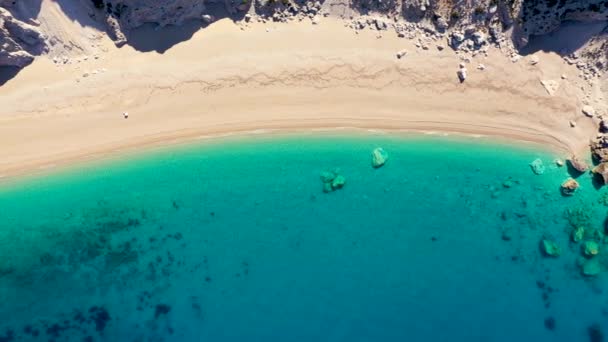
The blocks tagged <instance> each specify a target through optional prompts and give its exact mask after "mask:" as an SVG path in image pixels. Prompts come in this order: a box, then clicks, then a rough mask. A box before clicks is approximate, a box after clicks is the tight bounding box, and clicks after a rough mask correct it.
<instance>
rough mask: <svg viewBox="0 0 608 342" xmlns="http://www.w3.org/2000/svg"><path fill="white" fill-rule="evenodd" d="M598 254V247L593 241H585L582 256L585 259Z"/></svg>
mask: <svg viewBox="0 0 608 342" xmlns="http://www.w3.org/2000/svg"><path fill="white" fill-rule="evenodd" d="M599 253H600V245H599V244H598V243H597V242H595V241H593V240H589V241H585V243H584V244H583V254H585V256H587V257H594V256H596V255H598V254H599Z"/></svg>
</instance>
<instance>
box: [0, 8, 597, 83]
mask: <svg viewBox="0 0 608 342" xmlns="http://www.w3.org/2000/svg"><path fill="white" fill-rule="evenodd" d="M81 1H82V2H81V5H82V6H86V7H87V11H89V13H90V16H91V17H95V18H97V20H99V21H101V22H103V23H104V24H105V25H106V27H107V31H108V33H109V34H110V36H111V37H112V39H113V40H114V41H115V42H116V44H117V45H119V46H120V45H122V44H125V43H128V40H129V32H130V31H131V30H132V29H134V28H136V27H139V26H141V25H143V24H145V23H153V24H157V25H159V27H160V28H162V27H163V26H166V25H180V24H181V23H182V22H184V21H185V20H189V19H200V20H201V21H203V22H206V23H210V22H212V21H214V20H216V19H219V18H222V17H230V18H232V19H234V20H236V21H239V20H242V21H244V22H247V21H250V20H261V21H268V20H272V21H290V20H304V19H310V20H312V22H313V24H314V23H315V17H316V16H319V15H333V16H338V17H342V18H343V19H345V20H349V21H351V27H353V28H354V29H355V30H358V29H377V30H379V31H383V30H395V31H396V32H397V34H399V36H402V37H407V38H414V37H415V36H416V33H419V32H424V33H425V34H427V35H431V36H432V37H434V38H436V39H440V38H441V39H443V38H447V39H448V42H449V45H450V46H451V47H452V48H453V49H455V50H462V51H476V50H479V49H483V47H484V46H486V45H487V44H496V45H498V46H500V47H501V48H504V49H507V50H509V49H522V48H524V47H525V46H526V45H527V44H528V42H529V39H530V37H531V36H533V35H542V34H546V33H549V32H552V31H554V30H556V29H557V28H559V27H560V25H561V24H562V23H563V22H565V21H606V20H608V0H467V1H465V0H326V1H306V0H81ZM11 4H13V2H12V1H7V0H0V7H3V8H0V9H1V12H0V42H2V45H1V46H2V50H0V65H17V66H23V65H26V64H27V63H28V62H29V61H31V59H32V50H33V49H34V47H38V48H39V46H40V44H42V41H43V37H44V35H43V34H41V33H40V32H39V31H38V30H37V28H36V27H34V26H32V25H30V24H27V23H24V22H21V21H19V20H16V19H15V18H14V17H13V16H11V12H10V6H11ZM7 9H8V10H7ZM607 37H608V33H606V32H604V33H603V34H600V35H598V36H596V37H594V38H593V39H591V41H592V44H589V46H588V47H587V46H584V47H582V48H581V50H580V53H579V55H580V57H581V58H583V59H585V58H586V59H585V61H586V62H589V63H592V64H593V66H592V69H593V71H597V72H599V71H605V70H607V69H608V63H607V62H606V61H607V59H608V56H607V54H608V52H607V51H608V49H606V46H607V45H608V38H607ZM422 44H424V42H422ZM513 51H515V50H513ZM577 57H579V56H577ZM577 62H580V60H578V61H577Z"/></svg>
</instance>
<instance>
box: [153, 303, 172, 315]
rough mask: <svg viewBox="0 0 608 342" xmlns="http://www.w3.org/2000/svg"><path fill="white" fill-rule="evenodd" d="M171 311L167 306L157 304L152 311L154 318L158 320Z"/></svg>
mask: <svg viewBox="0 0 608 342" xmlns="http://www.w3.org/2000/svg"><path fill="white" fill-rule="evenodd" d="M169 311H171V307H170V306H169V305H167V304H158V305H156V309H155V310H154V318H158V317H160V316H164V315H166V314H168V313H169Z"/></svg>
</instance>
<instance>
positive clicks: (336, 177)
mask: <svg viewBox="0 0 608 342" xmlns="http://www.w3.org/2000/svg"><path fill="white" fill-rule="evenodd" d="M339 172H340V171H339V170H334V171H324V172H321V182H323V192H332V191H335V190H338V189H342V188H343V187H344V185H345V184H346V178H344V176H342V175H341V174H340V173H339Z"/></svg>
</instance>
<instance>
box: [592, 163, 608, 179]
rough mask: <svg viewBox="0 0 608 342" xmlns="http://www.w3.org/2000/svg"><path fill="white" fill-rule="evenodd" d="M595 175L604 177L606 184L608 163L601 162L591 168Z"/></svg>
mask: <svg viewBox="0 0 608 342" xmlns="http://www.w3.org/2000/svg"><path fill="white" fill-rule="evenodd" d="M591 172H593V174H594V175H598V176H601V177H602V181H603V182H604V184H608V163H601V164H599V165H598V166H596V167H594V168H593V170H591Z"/></svg>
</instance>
